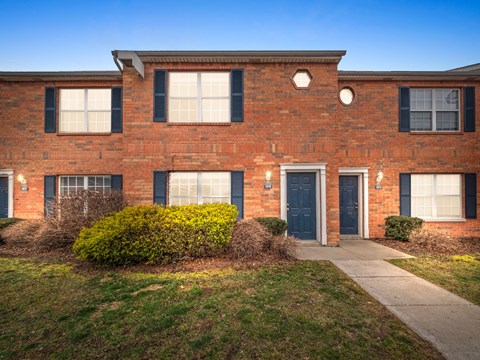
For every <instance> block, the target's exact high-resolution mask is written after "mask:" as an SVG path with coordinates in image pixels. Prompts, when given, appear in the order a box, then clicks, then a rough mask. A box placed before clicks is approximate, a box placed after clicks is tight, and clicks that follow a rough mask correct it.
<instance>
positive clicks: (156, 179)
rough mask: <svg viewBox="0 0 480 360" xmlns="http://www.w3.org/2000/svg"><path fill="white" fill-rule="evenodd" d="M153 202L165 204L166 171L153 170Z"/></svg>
mask: <svg viewBox="0 0 480 360" xmlns="http://www.w3.org/2000/svg"><path fill="white" fill-rule="evenodd" d="M153 202H154V203H155V204H160V205H167V172H166V171H154V172H153Z"/></svg>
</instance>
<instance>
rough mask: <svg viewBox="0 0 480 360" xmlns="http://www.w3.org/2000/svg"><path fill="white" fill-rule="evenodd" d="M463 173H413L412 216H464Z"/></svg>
mask: <svg viewBox="0 0 480 360" xmlns="http://www.w3.org/2000/svg"><path fill="white" fill-rule="evenodd" d="M461 180H462V179H461V175H458V174H428V175H427V174H425V175H424V174H422V175H420V174H412V177H411V181H412V185H411V186H412V216H416V217H420V218H423V219H427V220H429V219H455V218H461V216H462V187H461Z"/></svg>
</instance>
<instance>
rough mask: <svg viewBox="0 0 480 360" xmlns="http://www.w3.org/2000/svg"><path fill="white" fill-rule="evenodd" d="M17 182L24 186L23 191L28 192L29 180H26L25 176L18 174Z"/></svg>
mask: <svg viewBox="0 0 480 360" xmlns="http://www.w3.org/2000/svg"><path fill="white" fill-rule="evenodd" d="M17 180H18V181H19V182H20V184H21V185H22V187H21V190H22V191H28V186H27V179H25V176H23V174H18V176H17Z"/></svg>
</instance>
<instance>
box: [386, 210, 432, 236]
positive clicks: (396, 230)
mask: <svg viewBox="0 0 480 360" xmlns="http://www.w3.org/2000/svg"><path fill="white" fill-rule="evenodd" d="M422 225H423V220H422V219H420V218H417V217H410V216H389V217H387V218H385V237H387V238H391V239H396V240H402V241H408V240H409V239H410V234H411V233H412V231H413V230H416V229H420V228H421V227H422Z"/></svg>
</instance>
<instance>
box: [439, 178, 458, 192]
mask: <svg viewBox="0 0 480 360" xmlns="http://www.w3.org/2000/svg"><path fill="white" fill-rule="evenodd" d="M460 181H461V176H460V175H458V174H452V175H450V174H448V175H447V174H445V175H443V174H442V175H437V189H436V192H437V195H460Z"/></svg>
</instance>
